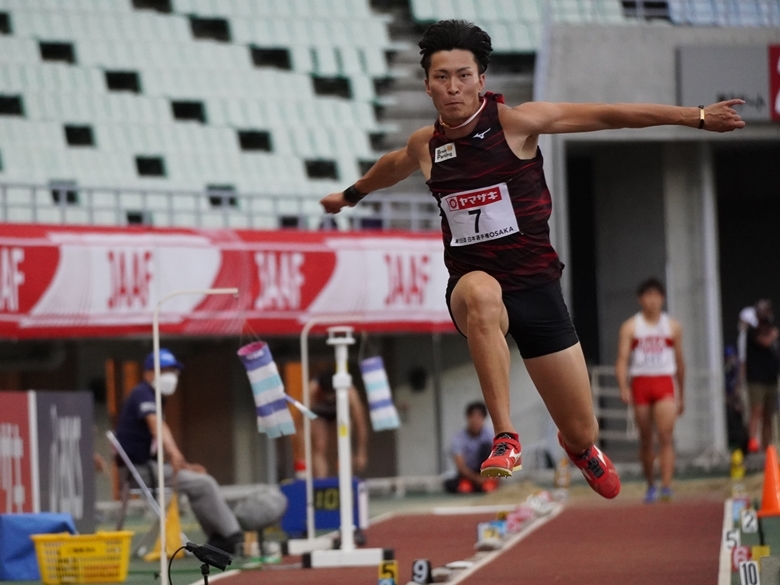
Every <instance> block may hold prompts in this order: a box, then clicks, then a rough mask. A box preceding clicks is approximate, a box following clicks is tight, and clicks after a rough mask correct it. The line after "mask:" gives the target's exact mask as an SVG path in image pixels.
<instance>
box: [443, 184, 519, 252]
mask: <svg viewBox="0 0 780 585" xmlns="http://www.w3.org/2000/svg"><path fill="white" fill-rule="evenodd" d="M441 201H442V203H443V204H444V205H442V210H443V211H444V215H445V216H446V217H447V223H448V224H449V226H450V232H451V233H452V239H451V240H450V246H469V245H471V244H476V243H478V242H485V241H488V240H495V239H498V238H503V237H505V236H509V235H512V234H516V233H519V231H520V230H519V229H518V227H517V216H515V212H514V209H513V208H512V200H511V199H510V197H509V190H508V189H507V186H506V183H499V184H498V185H491V186H490V187H483V188H481V189H472V190H471V191H461V192H460V193H453V194H452V195H447V196H446V197H442V198H441Z"/></svg>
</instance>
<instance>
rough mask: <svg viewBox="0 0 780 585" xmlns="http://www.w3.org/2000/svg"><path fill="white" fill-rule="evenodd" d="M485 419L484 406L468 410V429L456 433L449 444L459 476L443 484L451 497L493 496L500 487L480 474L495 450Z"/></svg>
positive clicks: (471, 404)
mask: <svg viewBox="0 0 780 585" xmlns="http://www.w3.org/2000/svg"><path fill="white" fill-rule="evenodd" d="M486 418H487V408H485V403H484V402H472V403H470V404H469V405H468V406H466V427H465V428H464V429H461V430H460V431H458V432H457V433H455V435H454V436H453V437H452V441H451V442H450V455H451V456H452V459H453V461H454V462H455V469H456V470H457V475H455V476H454V477H451V478H449V479H447V480H445V481H444V489H445V490H447V491H448V492H450V493H460V494H470V493H472V492H492V491H493V490H494V489H496V488H497V487H498V480H497V479H496V478H492V477H482V476H481V475H480V473H479V469H480V466H481V465H482V462H483V461H484V460H485V459H486V458H487V457H488V455H490V449H491V447H492V446H493V429H492V428H490V427H489V426H488V425H486V424H485V419H486Z"/></svg>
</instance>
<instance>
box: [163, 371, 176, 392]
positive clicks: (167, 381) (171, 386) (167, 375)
mask: <svg viewBox="0 0 780 585" xmlns="http://www.w3.org/2000/svg"><path fill="white" fill-rule="evenodd" d="M178 382H179V375H178V374H175V373H174V372H163V373H162V374H160V394H162V395H163V396H170V395H171V394H173V393H174V392H176V384H178Z"/></svg>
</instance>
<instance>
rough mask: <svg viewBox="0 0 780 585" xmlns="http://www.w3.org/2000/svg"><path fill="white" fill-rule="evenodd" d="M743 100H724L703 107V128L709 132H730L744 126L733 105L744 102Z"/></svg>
mask: <svg viewBox="0 0 780 585" xmlns="http://www.w3.org/2000/svg"><path fill="white" fill-rule="evenodd" d="M744 103H745V100H739V99H736V100H726V101H725V102H718V103H717V104H712V105H711V106H707V107H706V108H704V129H705V130H709V131H710V132H731V131H732V130H737V129H738V128H744V127H745V122H744V121H743V120H742V118H740V117H739V114H737V112H736V111H735V110H734V107H733V106H736V105H740V104H744Z"/></svg>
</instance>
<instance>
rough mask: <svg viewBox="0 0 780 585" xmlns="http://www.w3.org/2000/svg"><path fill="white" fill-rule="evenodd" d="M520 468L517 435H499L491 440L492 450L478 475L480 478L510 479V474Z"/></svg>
mask: <svg viewBox="0 0 780 585" xmlns="http://www.w3.org/2000/svg"><path fill="white" fill-rule="evenodd" d="M521 467H522V465H521V457H520V440H519V438H518V436H517V433H499V434H498V435H496V438H495V439H493V450H492V451H491V452H490V457H488V458H487V459H485V462H484V463H483V464H482V467H481V468H480V474H481V475H482V477H511V476H512V472H513V471H516V470H518V469H520V468H521Z"/></svg>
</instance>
